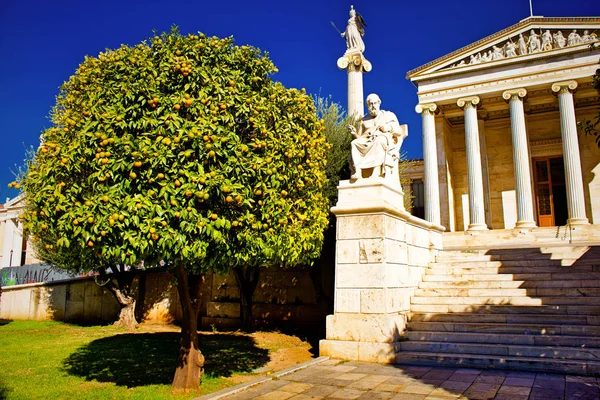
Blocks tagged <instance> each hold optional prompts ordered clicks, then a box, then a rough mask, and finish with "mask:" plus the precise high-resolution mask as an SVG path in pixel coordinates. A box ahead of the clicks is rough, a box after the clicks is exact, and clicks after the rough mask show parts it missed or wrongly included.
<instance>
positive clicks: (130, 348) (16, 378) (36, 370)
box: [0, 320, 297, 400]
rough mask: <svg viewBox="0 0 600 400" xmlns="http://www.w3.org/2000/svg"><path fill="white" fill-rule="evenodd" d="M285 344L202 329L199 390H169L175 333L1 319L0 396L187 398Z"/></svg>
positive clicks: (245, 370) (220, 384)
mask: <svg viewBox="0 0 600 400" xmlns="http://www.w3.org/2000/svg"><path fill="white" fill-rule="evenodd" d="M261 341H262V340H261ZM286 345H289V340H288V343H285V341H279V342H278V341H277V340H271V341H270V342H264V341H263V343H257V340H256V339H255V337H254V336H252V335H243V334H225V333H217V334H210V333H208V334H203V335H202V336H201V343H200V347H201V350H202V353H203V354H204V356H205V357H206V365H205V372H206V373H205V375H204V378H203V381H202V385H201V390H200V391H198V392H195V393H188V394H184V395H174V394H172V393H171V380H172V379H173V374H174V372H175V365H176V360H177V353H178V350H179V332H177V331H175V330H174V329H172V328H165V327H152V326H142V327H141V328H140V329H139V330H138V331H136V332H135V333H131V332H128V331H127V330H124V329H121V328H115V327H113V326H78V325H70V324H65V323H61V322H51V321H2V320H0V400H2V399H191V398H194V397H196V396H199V395H201V394H206V393H210V392H214V391H216V390H220V389H222V388H224V387H226V386H230V385H233V384H235V383H236V382H237V381H239V380H240V379H236V378H242V379H243V377H239V375H248V374H253V373H252V371H253V370H255V369H256V368H260V367H263V366H265V365H266V364H267V363H268V362H269V360H270V357H269V354H270V353H271V352H274V351H277V350H278V349H280V348H281V347H282V346H286ZM296 345H297V344H296ZM228 378H229V379H228Z"/></svg>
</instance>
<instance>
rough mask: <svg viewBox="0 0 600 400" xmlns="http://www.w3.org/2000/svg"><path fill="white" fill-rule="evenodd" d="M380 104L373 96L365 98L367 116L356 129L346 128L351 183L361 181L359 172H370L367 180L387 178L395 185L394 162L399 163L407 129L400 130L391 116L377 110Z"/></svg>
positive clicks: (397, 180)
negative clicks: (350, 152) (352, 170)
mask: <svg viewBox="0 0 600 400" xmlns="http://www.w3.org/2000/svg"><path fill="white" fill-rule="evenodd" d="M380 106H381V100H380V99H379V96H377V95H376V94H374V93H373V94H370V95H369V96H368V97H367V109H368V110H369V115H367V116H365V117H364V118H363V119H362V120H361V122H360V126H359V128H358V131H357V130H356V128H355V127H354V126H352V125H351V126H349V130H350V133H351V134H352V136H354V138H355V139H354V140H353V141H352V163H353V164H354V174H352V177H351V178H350V179H351V180H356V179H360V178H363V177H364V176H363V170H368V169H372V172H371V173H370V176H366V177H365V178H367V177H378V176H382V177H390V178H392V179H393V181H394V183H395V184H399V182H400V181H399V176H398V161H400V146H402V141H403V140H404V138H406V136H408V132H407V131H408V129H407V126H406V125H402V126H400V124H399V122H398V118H396V115H395V114H394V113H393V112H390V111H384V110H381V109H380Z"/></svg>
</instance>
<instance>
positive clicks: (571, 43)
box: [567, 29, 583, 46]
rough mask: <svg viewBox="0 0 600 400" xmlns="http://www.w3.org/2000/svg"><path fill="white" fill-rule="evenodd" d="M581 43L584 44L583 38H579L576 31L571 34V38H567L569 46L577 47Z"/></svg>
mask: <svg viewBox="0 0 600 400" xmlns="http://www.w3.org/2000/svg"><path fill="white" fill-rule="evenodd" d="M581 43H583V41H582V40H581V36H579V33H577V30H576V29H573V32H571V33H569V36H568V37H567V44H568V45H569V46H575V45H578V44H581Z"/></svg>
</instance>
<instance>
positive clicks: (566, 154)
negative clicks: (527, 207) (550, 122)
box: [552, 81, 589, 225]
mask: <svg viewBox="0 0 600 400" xmlns="http://www.w3.org/2000/svg"><path fill="white" fill-rule="evenodd" d="M575 89H577V81H566V82H556V83H554V84H553V85H552V91H553V92H555V93H558V108H559V110H560V133H561V136H562V143H563V158H564V162H565V181H566V182H565V183H566V185H567V206H568V208H569V220H568V223H569V224H570V225H585V224H588V223H589V222H588V219H587V217H586V216H585V198H584V196H583V177H582V174H581V157H580V155H579V141H578V139H577V121H576V120H575V103H574V102H573V91H574V90H575Z"/></svg>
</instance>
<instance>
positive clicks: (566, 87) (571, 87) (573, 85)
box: [552, 80, 578, 94]
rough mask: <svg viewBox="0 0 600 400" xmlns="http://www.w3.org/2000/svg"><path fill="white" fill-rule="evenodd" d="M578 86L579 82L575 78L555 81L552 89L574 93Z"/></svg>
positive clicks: (557, 91)
mask: <svg viewBox="0 0 600 400" xmlns="http://www.w3.org/2000/svg"><path fill="white" fill-rule="evenodd" d="M577 86H578V83H577V81H575V80H570V81H562V82H555V83H553V84H552V91H553V92H554V93H557V94H559V93H566V92H571V93H573V92H574V91H575V89H577Z"/></svg>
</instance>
